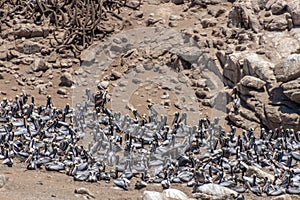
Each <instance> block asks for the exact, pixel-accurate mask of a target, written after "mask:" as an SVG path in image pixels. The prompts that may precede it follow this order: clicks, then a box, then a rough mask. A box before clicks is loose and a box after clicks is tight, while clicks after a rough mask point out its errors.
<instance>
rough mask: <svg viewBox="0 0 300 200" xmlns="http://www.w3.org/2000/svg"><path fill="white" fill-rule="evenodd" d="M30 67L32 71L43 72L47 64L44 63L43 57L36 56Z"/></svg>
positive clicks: (47, 67) (46, 68)
mask: <svg viewBox="0 0 300 200" xmlns="http://www.w3.org/2000/svg"><path fill="white" fill-rule="evenodd" d="M31 68H32V70H33V71H34V72H39V71H43V72H45V71H47V70H48V69H49V66H48V65H47V63H45V61H44V59H42V58H36V59H35V60H34V63H33V64H32V67H31Z"/></svg>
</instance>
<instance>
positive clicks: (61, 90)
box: [57, 88, 67, 95]
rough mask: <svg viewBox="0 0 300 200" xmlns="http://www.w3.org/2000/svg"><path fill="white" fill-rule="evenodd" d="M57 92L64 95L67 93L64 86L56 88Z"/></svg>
mask: <svg viewBox="0 0 300 200" xmlns="http://www.w3.org/2000/svg"><path fill="white" fill-rule="evenodd" d="M57 94H61V95H66V94H67V90H66V89H65V88H59V89H58V90H57Z"/></svg>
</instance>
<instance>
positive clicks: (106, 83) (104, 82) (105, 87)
mask: <svg viewBox="0 0 300 200" xmlns="http://www.w3.org/2000/svg"><path fill="white" fill-rule="evenodd" d="M100 85H101V86H102V87H103V88H104V89H107V88H108V86H109V81H101V82H100Z"/></svg>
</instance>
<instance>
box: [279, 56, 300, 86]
mask: <svg viewBox="0 0 300 200" xmlns="http://www.w3.org/2000/svg"><path fill="white" fill-rule="evenodd" d="M274 73H275V76H276V79H277V81H280V82H287V81H290V80H293V79H295V78H298V77H300V54H291V55H289V56H287V57H286V58H285V59H284V60H283V61H282V62H280V63H278V64H277V65H276V66H275V68H274Z"/></svg>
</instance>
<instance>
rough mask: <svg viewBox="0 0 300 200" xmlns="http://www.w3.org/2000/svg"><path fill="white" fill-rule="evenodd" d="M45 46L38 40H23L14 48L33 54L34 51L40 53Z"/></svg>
mask: <svg viewBox="0 0 300 200" xmlns="http://www.w3.org/2000/svg"><path fill="white" fill-rule="evenodd" d="M45 48H46V47H45V46H44V45H42V44H41V43H39V42H33V41H30V40H25V41H24V42H23V43H21V44H19V45H17V47H16V50H17V51H18V52H20V53H24V54H35V53H40V52H41V51H42V49H45Z"/></svg>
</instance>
